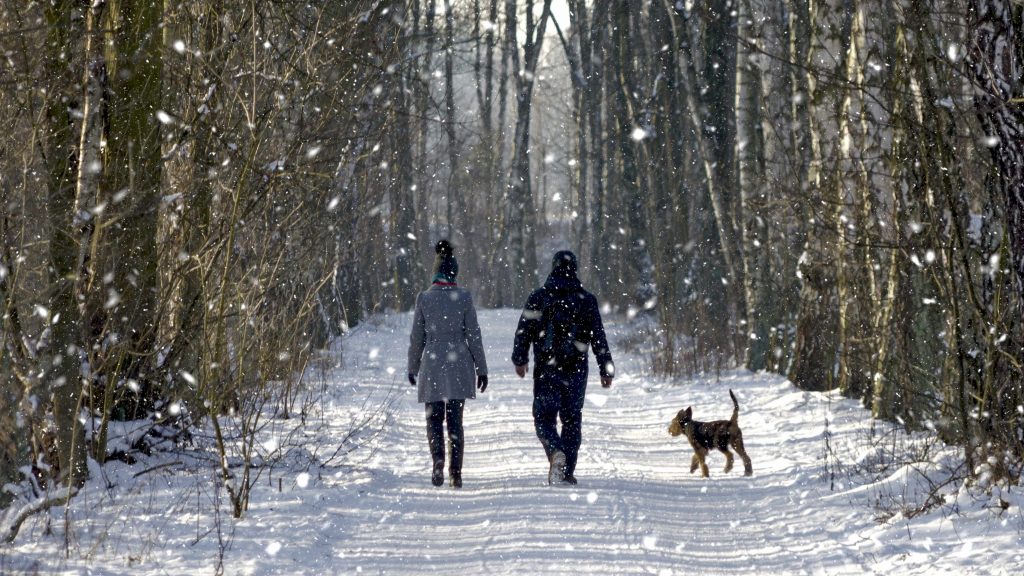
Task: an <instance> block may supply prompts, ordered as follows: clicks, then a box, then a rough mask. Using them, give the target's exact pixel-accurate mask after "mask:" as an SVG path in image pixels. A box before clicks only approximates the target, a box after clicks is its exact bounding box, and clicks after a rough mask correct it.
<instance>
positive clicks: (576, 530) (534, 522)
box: [321, 311, 870, 574]
mask: <svg viewBox="0 0 1024 576" xmlns="http://www.w3.org/2000/svg"><path fill="white" fill-rule="evenodd" d="M402 320H403V318H391V319H389V320H388V324H389V325H388V326H386V327H382V328H383V329H379V330H376V331H375V332H374V336H375V337H374V338H372V339H367V340H366V341H364V342H359V341H356V340H355V339H352V340H350V341H349V342H348V343H347V346H348V348H347V349H346V364H347V368H346V371H354V372H356V373H359V374H362V375H364V376H362V377H361V378H354V379H353V378H352V374H347V375H346V377H345V378H346V379H347V380H357V381H361V382H363V385H365V386H373V385H374V382H375V381H379V378H380V376H379V375H380V374H381V373H384V374H388V370H387V368H393V369H395V374H393V375H391V381H392V382H393V385H394V386H399V387H401V390H400V392H401V400H400V403H399V404H398V406H397V414H398V417H397V418H396V419H395V421H393V422H392V423H391V425H390V426H389V427H388V430H387V433H386V436H385V438H384V439H383V441H382V442H383V443H382V448H381V450H380V452H379V454H378V455H377V457H376V458H375V459H374V461H373V463H372V464H373V466H372V468H371V469H370V470H369V475H370V478H367V482H366V483H365V484H364V485H362V486H360V487H359V489H358V494H353V493H352V490H346V489H344V488H345V486H346V485H347V484H348V483H349V482H350V480H351V479H350V478H346V477H343V478H340V479H339V480H338V481H337V487H338V488H339V490H335V491H328V492H327V493H326V494H325V500H324V502H323V505H324V507H325V511H330V512H331V516H332V517H333V518H335V519H336V521H337V522H338V523H339V524H340V527H341V532H342V538H340V539H338V540H337V541H335V542H333V543H332V549H331V550H330V552H331V556H332V559H331V560H328V559H327V558H326V557H325V558H324V561H325V567H326V566H327V565H331V566H333V567H334V568H336V569H339V570H341V571H342V572H348V571H350V570H351V571H355V570H361V571H362V572H363V573H367V572H369V573H400V572H405V571H408V570H409V569H410V568H411V567H413V566H415V567H416V568H417V569H422V570H426V571H435V570H437V571H441V572H442V573H463V574H481V573H501V574H551V573H573V574H640V573H654V574H671V573H681V572H695V573H699V574H742V573H750V572H751V571H758V572H761V573H792V574H800V573H828V574H847V573H849V574H862V573H865V572H870V569H869V567H867V566H865V560H864V558H863V557H862V556H861V555H860V554H859V553H858V552H857V551H856V550H855V549H851V548H850V547H847V546H843V545H840V544H839V543H838V542H837V541H836V538H837V536H838V537H842V536H844V535H845V533H844V532H843V528H844V527H843V526H837V522H836V521H837V520H838V519H836V518H832V517H830V514H831V513H833V512H834V511H833V510H832V509H831V508H822V507H820V506H817V505H816V504H815V503H816V502H818V501H819V499H818V496H820V495H821V493H822V492H823V491H825V490H827V485H826V484H824V483H822V482H821V481H820V480H817V479H814V477H815V476H819V475H820V472H821V470H822V469H823V466H822V453H823V440H822V438H823V429H824V414H822V419H821V421H820V422H819V424H818V425H817V426H814V427H813V428H810V429H808V428H806V427H804V426H802V425H803V424H804V421H803V419H801V422H800V424H801V426H800V427H797V426H794V425H793V424H794V423H793V422H790V421H789V420H788V419H787V413H788V412H790V411H792V410H794V409H795V408H796V407H797V406H798V405H800V404H802V403H805V402H807V401H808V398H804V396H805V395H804V394H803V393H800V392H793V391H792V389H791V386H789V385H788V384H787V383H785V382H784V381H783V380H781V379H778V378H772V377H754V376H752V375H749V374H745V375H743V376H742V377H740V376H737V375H735V374H734V375H728V376H725V377H724V378H723V380H722V381H720V382H718V383H699V382H698V383H689V385H687V386H671V385H668V384H665V383H662V384H661V385H657V384H653V383H651V382H646V381H644V378H642V377H639V376H637V374H640V373H643V370H642V364H641V362H642V359H640V358H636V357H630V356H629V355H627V354H624V353H623V352H622V351H618V350H617V351H615V352H617V353H618V354H617V357H618V362H617V364H618V368H619V374H620V377H619V378H618V379H617V380H616V382H615V385H614V386H613V388H612V389H610V390H607V391H606V390H603V389H601V388H600V386H598V385H597V384H596V382H592V385H591V386H590V388H589V390H588V402H587V407H586V408H585V411H584V445H583V449H582V451H581V455H580V463H579V466H578V468H577V477H578V478H579V480H580V484H579V485H578V486H576V487H574V488H566V487H549V486H547V485H546V483H545V482H546V480H545V474H546V471H547V461H546V459H545V458H544V454H543V451H542V450H541V448H540V445H539V443H538V441H537V439H536V437H535V435H534V433H533V425H532V419H531V415H530V407H531V402H532V388H531V384H530V382H529V380H528V379H526V380H521V379H519V378H518V377H516V376H515V374H514V372H513V370H512V366H511V363H510V361H509V360H508V357H509V355H510V350H511V342H512V335H513V330H514V327H515V323H516V320H517V314H516V312H514V311H496V312H489V311H487V312H482V313H481V322H482V325H483V327H484V339H485V345H486V347H487V351H488V362H489V364H490V366H491V384H490V388H489V390H488V391H487V392H486V393H485V394H482V395H480V396H479V397H478V398H477V399H476V400H475V401H470V402H467V406H466V413H465V430H466V442H467V446H466V457H465V463H464V470H463V477H464V482H465V486H464V488H463V489H462V490H459V491H455V490H452V489H450V488H447V487H445V488H435V487H433V486H432V485H431V484H430V482H429V474H430V473H429V455H428V453H427V449H426V441H425V432H424V422H423V415H422V407H421V406H420V405H419V404H417V403H416V402H415V396H414V394H412V392H411V388H408V389H406V387H405V386H404V378H403V376H404V372H403V368H404V365H405V356H404V353H405V343H406V339H407V334H408V327H407V325H406V324H405V323H404V322H403V321H402ZM611 329H612V332H613V337H614V326H612V327H611ZM375 373H376V374H377V375H378V376H377V377H376V378H375V377H374V374H375ZM593 373H594V371H593V370H592V374H593ZM592 380H596V379H594V378H592ZM730 387H731V388H732V389H734V391H735V392H736V393H737V395H738V396H739V398H740V399H741V400H740V401H741V415H740V422H741V425H742V426H743V428H744V434H745V437H746V443H747V449H748V452H749V453H750V455H751V457H752V459H753V461H754V469H755V474H754V476H753V477H749V478H746V477H743V476H742V475H741V472H740V470H741V469H742V465H738V469H737V470H734V471H733V472H732V473H731V474H729V475H723V474H722V473H721V467H722V464H723V462H724V459H723V458H722V457H721V456H720V455H717V454H716V455H714V456H713V457H712V460H711V466H712V478H711V479H710V480H703V479H701V478H700V477H699V476H698V475H690V474H689V473H688V471H689V458H690V455H691V453H692V452H690V450H689V447H688V445H687V443H686V441H685V439H682V438H678V439H674V438H672V437H670V436H669V435H668V433H667V431H666V428H667V426H668V422H669V419H670V418H671V417H672V416H673V415H674V414H675V413H676V411H678V410H679V409H681V408H684V407H686V406H687V405H691V404H692V405H693V406H695V410H696V415H697V416H696V417H697V418H698V419H715V418H727V417H728V415H729V413H730V411H731V405H730V403H729V399H728V395H727V390H728V388H730ZM347 393H351V391H349V392H347ZM327 484H331V482H330V481H328V482H327ZM865 513H866V511H865ZM831 526H836V530H835V532H834V531H833V530H832V529H830V527H831ZM321 553H322V552H321Z"/></svg>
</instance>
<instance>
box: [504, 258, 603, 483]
mask: <svg viewBox="0 0 1024 576" xmlns="http://www.w3.org/2000/svg"><path fill="white" fill-rule="evenodd" d="M576 270H577V265H576V255H575V254H573V253H572V252H570V251H568V250H563V251H561V252H558V253H556V254H555V257H554V259H553V260H552V266H551V274H550V275H549V276H548V279H547V281H546V282H545V283H544V286H542V287H540V288H538V289H537V290H534V291H533V293H532V294H530V297H529V298H528V299H527V300H526V306H525V307H524V308H523V314H522V316H520V318H519V326H518V328H517V329H516V337H515V344H514V346H513V349H512V362H513V363H514V364H515V367H516V374H518V375H519V377H520V378H523V377H525V376H526V369H527V367H528V364H529V352H530V346H531V345H532V346H533V360H534V364H533V423H534V426H535V428H536V430H537V437H538V438H540V443H541V445H542V446H543V447H544V451H545V452H546V453H547V456H548V461H549V462H550V466H549V469H548V483H549V484H562V483H566V484H576V477H575V471H576V458H577V456H578V454H579V449H580V443H581V441H582V435H581V431H582V427H583V419H582V417H583V399H584V396H585V394H586V390H587V370H588V366H587V361H588V356H587V348H588V347H590V348H591V349H593V351H594V355H595V356H596V357H597V365H598V367H599V368H600V372H601V386H603V387H605V388H608V387H610V386H611V385H612V377H613V376H614V374H615V366H614V365H613V364H612V355H611V352H610V351H609V349H608V340H607V338H606V337H605V333H604V325H603V324H602V322H601V312H600V310H598V306H597V299H596V298H594V296H593V295H592V294H591V293H590V292H587V291H586V290H584V289H583V284H581V283H580V280H579V278H577V277H576ZM556 419H561V421H562V431H561V434H559V431H558V427H557V425H556Z"/></svg>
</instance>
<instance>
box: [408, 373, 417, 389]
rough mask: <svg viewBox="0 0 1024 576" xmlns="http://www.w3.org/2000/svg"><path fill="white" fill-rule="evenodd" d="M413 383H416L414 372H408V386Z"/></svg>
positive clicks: (413, 384)
mask: <svg viewBox="0 0 1024 576" xmlns="http://www.w3.org/2000/svg"><path fill="white" fill-rule="evenodd" d="M415 385H416V375H415V374H409V386H415Z"/></svg>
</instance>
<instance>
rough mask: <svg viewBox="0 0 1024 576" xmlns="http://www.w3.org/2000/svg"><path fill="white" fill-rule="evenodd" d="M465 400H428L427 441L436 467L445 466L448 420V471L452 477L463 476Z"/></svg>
mask: <svg viewBox="0 0 1024 576" xmlns="http://www.w3.org/2000/svg"><path fill="white" fill-rule="evenodd" d="M465 404H466V401H465V400H448V401H444V400H442V401H440V402H427V403H426V408H427V442H429V443H430V456H431V458H432V459H433V461H434V467H435V469H436V468H437V467H438V463H439V462H440V465H441V466H442V467H443V466H444V422H445V420H447V421H448V453H449V455H450V458H449V460H448V473H449V475H451V476H452V478H461V476H462V450H463V446H464V439H463V436H462V408H463V406H465Z"/></svg>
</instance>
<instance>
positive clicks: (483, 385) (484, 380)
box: [476, 374, 487, 392]
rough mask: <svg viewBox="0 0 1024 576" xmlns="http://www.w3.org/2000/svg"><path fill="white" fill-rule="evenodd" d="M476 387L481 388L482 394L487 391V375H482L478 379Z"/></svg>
mask: <svg viewBox="0 0 1024 576" xmlns="http://www.w3.org/2000/svg"><path fill="white" fill-rule="evenodd" d="M476 387H477V388H479V389H480V391H481V392H483V391H484V390H487V374H481V375H480V376H477V377H476Z"/></svg>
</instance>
